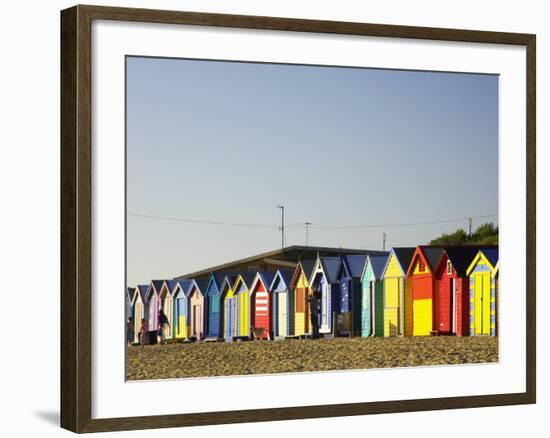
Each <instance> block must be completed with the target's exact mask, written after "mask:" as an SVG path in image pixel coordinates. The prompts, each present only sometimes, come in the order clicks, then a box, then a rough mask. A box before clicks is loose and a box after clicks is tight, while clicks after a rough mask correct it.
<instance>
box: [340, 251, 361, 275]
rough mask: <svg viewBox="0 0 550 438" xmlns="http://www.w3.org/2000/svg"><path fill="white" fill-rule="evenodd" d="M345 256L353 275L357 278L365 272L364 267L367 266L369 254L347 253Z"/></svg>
mask: <svg viewBox="0 0 550 438" xmlns="http://www.w3.org/2000/svg"><path fill="white" fill-rule="evenodd" d="M343 258H344V260H345V261H346V264H347V266H348V268H349V271H350V274H351V276H352V277H357V278H359V277H361V274H363V268H364V267H365V263H366V261H367V255H365V254H359V255H351V254H346V255H344V257H343Z"/></svg>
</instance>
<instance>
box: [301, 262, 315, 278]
mask: <svg viewBox="0 0 550 438" xmlns="http://www.w3.org/2000/svg"><path fill="white" fill-rule="evenodd" d="M300 265H302V269H303V270H304V274H305V275H306V277H307V278H309V277H310V275H311V271H313V267H314V266H315V260H300Z"/></svg>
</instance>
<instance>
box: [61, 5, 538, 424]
mask: <svg viewBox="0 0 550 438" xmlns="http://www.w3.org/2000/svg"><path fill="white" fill-rule="evenodd" d="M93 20H115V21H129V22H146V23H165V24H186V25H196V26H216V27H228V28H246V29H260V30H283V31H295V32H315V33H327V34H346V35H355V36H377V37H389V38H412V39H426V40H439V41H454V42H457V41H458V42H476V43H492V44H504V45H519V46H524V47H525V48H526V59H527V63H526V66H525V68H526V78H527V81H526V83H527V87H526V90H525V99H526V108H527V114H526V121H527V126H526V138H525V146H526V164H527V169H526V172H527V173H526V175H527V180H526V186H527V193H526V205H527V209H526V212H525V215H526V227H527V235H526V243H527V244H526V274H527V275H526V285H525V291H526V305H527V308H526V311H527V319H526V364H527V368H526V391H525V392H523V393H510V394H495V395H491V394H487V395H481V396H464V397H463V396H461V397H445V398H432V399H417V400H405V401H401V400H400V401H384V402H367V403H346V404H336V405H322V406H305V407H288V408H273V409H252V410H241V411H225V412H206V413H196V414H179V415H159V416H142V417H126V418H107V419H103V418H102V419H92V360H91V359H92V358H91V351H92V296H91V295H92V288H91V281H92V256H91V247H92V233H91V229H92V212H91V208H92V207H91V205H92V187H91V177H92V157H91V129H92V126H91V115H92V112H91V107H92V92H91V69H92V65H91V64H92V52H91V41H92V35H91V28H92V26H91V25H92V21H93ZM535 48H536V37H535V35H531V34H519V33H502V32H487V31H475V30H457V29H439V28H425V27H411V26H396V25H382V24H365V23H351V22H332V21H317V20H303V19H290V18H275V17H258V16H239V15H225V14H211V13H196V12H176V11H161V10H144V9H127V8H111V7H100V6H75V7H72V8H70V9H66V10H64V11H62V12H61V334H62V336H61V341H60V342H61V426H62V427H63V428H66V429H69V430H71V431H74V432H98V431H114V430H126V429H147V428H162V427H177V426H197V425H212V424H224V423H241V422H257V421H273V420H288V419H303V418H317V417H335V416H350V415H365V414H379V413H395V412H410V411H425V410H438V409H457V408H472V407H482V406H500V405H516V404H529V403H535V401H536V347H535V346H536V319H535V314H536V280H535V279H536V267H535V266H536V243H535V236H536V185H535V181H536V166H535V165H536V156H535V133H536V127H535V108H536V102H535V90H536V88H535V87H536V79H535V58H536V53H535Z"/></svg>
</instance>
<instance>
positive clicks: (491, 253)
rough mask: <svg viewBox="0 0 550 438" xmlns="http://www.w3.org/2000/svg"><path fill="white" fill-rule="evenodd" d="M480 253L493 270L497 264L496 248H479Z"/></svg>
mask: <svg viewBox="0 0 550 438" xmlns="http://www.w3.org/2000/svg"><path fill="white" fill-rule="evenodd" d="M480 251H481V252H482V253H483V255H484V256H485V257H486V258H487V260H489V263H491V265H493V268H494V267H495V265H496V264H497V262H498V248H481V249H480Z"/></svg>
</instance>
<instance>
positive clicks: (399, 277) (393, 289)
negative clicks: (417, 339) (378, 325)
mask: <svg viewBox="0 0 550 438" xmlns="http://www.w3.org/2000/svg"><path fill="white" fill-rule="evenodd" d="M414 251H415V248H414V247H404V248H392V249H391V251H390V255H389V256H388V260H387V262H386V266H385V267H384V271H383V274H382V283H383V288H384V297H383V301H384V336H385V337H387V336H404V335H405V334H407V335H409V333H405V318H406V315H405V312H406V311H409V312H410V310H412V309H411V304H412V303H411V304H409V305H408V306H407V303H406V302H405V299H406V297H409V298H410V281H409V280H408V279H407V276H406V274H407V268H408V267H409V264H410V263H411V259H412V256H413V254H414ZM410 316H411V318H407V319H411V320H412V313H411V315H410Z"/></svg>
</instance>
